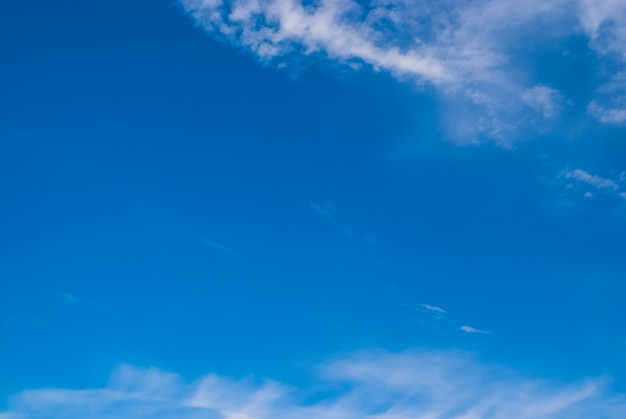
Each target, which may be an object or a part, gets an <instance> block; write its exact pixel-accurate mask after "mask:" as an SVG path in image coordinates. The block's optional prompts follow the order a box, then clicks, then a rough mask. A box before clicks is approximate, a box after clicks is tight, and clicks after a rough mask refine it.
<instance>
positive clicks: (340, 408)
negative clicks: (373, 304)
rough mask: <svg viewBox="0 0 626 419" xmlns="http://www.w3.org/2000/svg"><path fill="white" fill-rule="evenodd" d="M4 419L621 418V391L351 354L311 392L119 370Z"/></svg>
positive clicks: (17, 403) (37, 399) (451, 358)
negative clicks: (103, 382)
mask: <svg viewBox="0 0 626 419" xmlns="http://www.w3.org/2000/svg"><path fill="white" fill-rule="evenodd" d="M9 406H10V410H9V411H8V412H5V413H0V417H3V418H5V417H6V418H11V419H14V418H31V419H47V418H60V417H62V418H64V419H78V418H81V419H82V418H86V417H89V418H90V419H105V418H106V419H109V418H120V417H134V418H152V419H157V418H158V419H170V418H171V419H174V418H176V419H180V418H182V419H200V418H202V419H270V418H272V419H273V418H283V419H322V418H323V419H357V418H358V419H409V418H411V419H426V418H430V419H435V418H438V419H445V418H465V419H474V418H475V419H477V418H486V419H489V418H510V417H515V418H518V419H525V418H528V419H530V418H538V417H541V418H547V419H558V418H567V419H576V418H589V417H603V418H616V419H617V418H622V417H624V415H625V414H626V399H625V397H624V395H613V394H611V393H610V392H609V390H608V387H607V381H606V380H604V379H594V380H586V381H581V382H577V383H571V384H565V383H556V382H553V381H548V380H542V379H537V378H532V377H524V376H521V375H520V374H518V373H515V372H513V371H509V370H505V369H502V368H499V367H494V366H488V365H484V364H482V363H480V362H479V361H478V360H477V359H476V358H475V357H474V356H472V355H469V354H466V353H454V352H433V351H410V352H404V353H390V352H385V351H366V352H359V353H353V354H350V355H347V356H344V357H341V358H338V359H335V360H333V361H330V362H327V363H325V364H323V365H321V366H319V368H318V370H317V380H316V381H315V383H314V384H313V385H312V386H311V388H309V389H306V388H300V389H298V388H293V387H289V386H287V385H284V384H281V383H278V382H275V381H269V380H265V381H258V380H257V381H255V380H252V379H244V380H232V379H229V378H225V377H221V376H218V375H214V374H211V375H206V376H204V377H202V378H200V379H198V380H196V381H194V382H191V383H187V382H184V381H183V380H182V379H181V378H180V377H179V376H178V375H176V374H172V373H168V372H164V371H161V370H158V369H154V368H150V369H140V368H135V367H131V366H121V367H119V368H118V369H117V370H115V371H114V372H113V374H112V376H111V380H110V382H109V384H108V385H107V386H106V387H104V388H96V389H86V390H67V389H47V390H28V391H24V392H22V393H19V394H17V395H15V396H13V397H12V398H11V400H10V403H9Z"/></svg>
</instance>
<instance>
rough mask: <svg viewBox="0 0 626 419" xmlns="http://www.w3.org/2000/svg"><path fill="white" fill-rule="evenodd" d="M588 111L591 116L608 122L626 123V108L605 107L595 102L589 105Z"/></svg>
mask: <svg viewBox="0 0 626 419" xmlns="http://www.w3.org/2000/svg"><path fill="white" fill-rule="evenodd" d="M587 111H588V112H589V114H590V115H591V116H593V117H594V118H596V119H597V120H598V121H600V122H604V123H606V124H623V123H626V108H608V109H607V108H604V107H602V106H600V105H598V104H596V103H595V102H591V103H590V104H589V106H587Z"/></svg>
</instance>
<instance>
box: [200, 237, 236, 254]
mask: <svg viewBox="0 0 626 419" xmlns="http://www.w3.org/2000/svg"><path fill="white" fill-rule="evenodd" d="M200 243H202V245H204V246H206V247H208V248H211V249H215V250H219V251H220V252H223V253H227V254H229V255H234V251H233V249H231V248H230V247H228V246H224V245H223V244H220V243H217V242H215V241H213V240H210V239H202V240H200Z"/></svg>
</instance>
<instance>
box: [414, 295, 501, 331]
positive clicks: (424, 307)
mask: <svg viewBox="0 0 626 419" xmlns="http://www.w3.org/2000/svg"><path fill="white" fill-rule="evenodd" d="M402 306H403V307H406V308H408V309H409V310H412V311H416V312H418V313H421V315H422V316H423V319H422V320H423V321H425V322H426V323H431V324H433V325H438V326H444V327H445V328H446V329H457V330H461V331H463V332H466V333H480V334H490V333H491V332H488V331H486V330H480V329H476V328H474V327H470V326H464V325H462V326H458V322H457V321H456V320H454V319H452V318H450V316H448V313H447V311H446V310H444V309H443V308H441V307H437V306H434V305H431V304H423V303H411V302H404V303H403V304H402Z"/></svg>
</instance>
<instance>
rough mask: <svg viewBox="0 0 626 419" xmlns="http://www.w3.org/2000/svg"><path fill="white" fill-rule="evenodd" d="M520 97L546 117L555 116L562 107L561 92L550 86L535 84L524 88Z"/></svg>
mask: <svg viewBox="0 0 626 419" xmlns="http://www.w3.org/2000/svg"><path fill="white" fill-rule="evenodd" d="M520 97H521V98H522V101H523V102H524V103H526V104H527V105H528V106H530V107H531V108H533V109H534V110H535V111H537V112H539V113H541V114H542V115H543V116H544V117H545V118H554V117H555V116H557V114H558V113H559V111H560V109H561V102H562V100H563V99H562V97H561V93H560V92H559V91H558V90H556V89H553V88H551V87H549V86H534V87H531V88H530V89H527V90H524V91H523V92H522V93H521V94H520Z"/></svg>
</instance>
